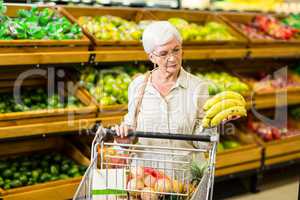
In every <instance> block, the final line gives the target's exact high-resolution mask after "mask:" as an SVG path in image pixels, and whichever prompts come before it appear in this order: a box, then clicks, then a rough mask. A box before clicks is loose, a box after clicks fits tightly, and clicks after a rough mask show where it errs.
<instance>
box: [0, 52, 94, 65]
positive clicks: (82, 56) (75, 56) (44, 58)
mask: <svg viewBox="0 0 300 200" xmlns="http://www.w3.org/2000/svg"><path fill="white" fill-rule="evenodd" d="M89 57H90V53H89V52H88V51H78V52H77V51H65V52H63V51H62V52H55V51H54V52H30V53H25V52H24V53H1V52H0V66H8V65H30V64H34V65H35V64H60V63H87V62H88V60H89Z"/></svg>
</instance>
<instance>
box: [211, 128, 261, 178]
mask: <svg viewBox="0 0 300 200" xmlns="http://www.w3.org/2000/svg"><path fill="white" fill-rule="evenodd" d="M233 141H236V142H238V143H239V144H240V145H241V146H239V147H236V148H233V149H225V150H222V151H221V152H217V157H216V173H215V174H216V176H217V177H218V176H219V177H221V176H225V175H228V174H234V173H240V172H243V171H248V170H253V169H259V168H260V167H261V160H262V147H261V146H260V145H259V143H258V142H257V140H256V138H255V137H253V135H251V134H248V133H245V132H242V131H240V130H238V131H237V132H236V133H235V139H234V140H233ZM221 143H222V138H221Z"/></svg>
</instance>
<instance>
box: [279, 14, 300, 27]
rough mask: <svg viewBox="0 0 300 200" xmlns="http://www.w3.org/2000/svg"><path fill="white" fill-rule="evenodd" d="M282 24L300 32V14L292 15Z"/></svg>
mask: <svg viewBox="0 0 300 200" xmlns="http://www.w3.org/2000/svg"><path fill="white" fill-rule="evenodd" d="M282 22H283V23H284V24H286V25H287V26H290V27H293V28H295V29H297V30H299V31H300V14H290V15H289V16H287V17H285V18H284V19H283V20H282Z"/></svg>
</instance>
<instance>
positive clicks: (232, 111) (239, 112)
mask: <svg viewBox="0 0 300 200" xmlns="http://www.w3.org/2000/svg"><path fill="white" fill-rule="evenodd" d="M230 115H231V116H233V115H234V116H247V111H246V109H245V107H243V106H233V107H231V108H228V109H226V110H223V111H222V112H220V113H218V114H217V115H216V116H215V117H214V118H212V120H211V121H210V126H211V127H214V126H217V125H219V124H220V123H221V122H222V121H223V120H224V119H227V118H228V116H230Z"/></svg>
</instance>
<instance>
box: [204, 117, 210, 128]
mask: <svg viewBox="0 0 300 200" xmlns="http://www.w3.org/2000/svg"><path fill="white" fill-rule="evenodd" d="M209 124H210V119H209V118H206V117H204V118H203V120H202V127H203V128H208V127H209Z"/></svg>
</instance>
